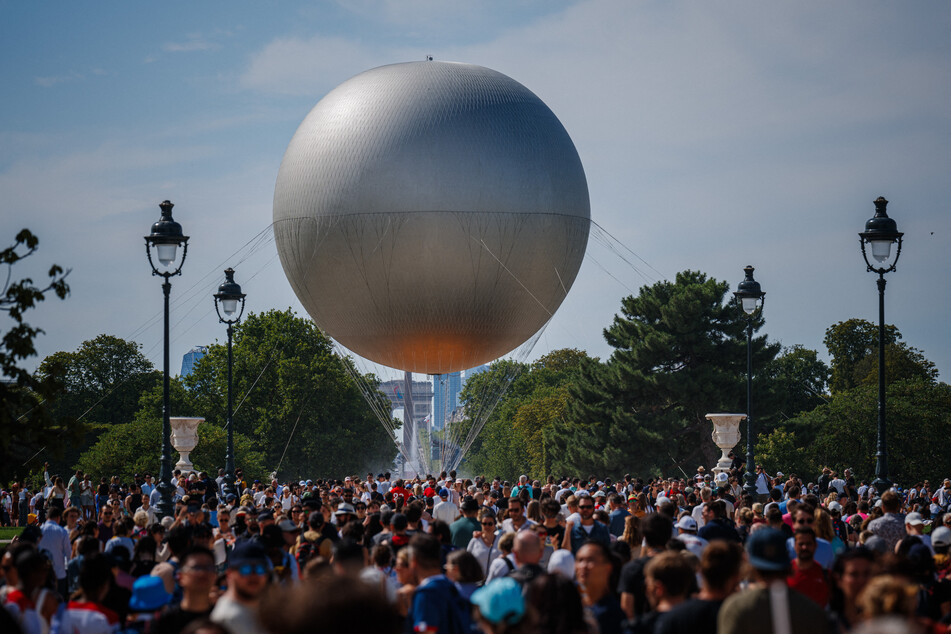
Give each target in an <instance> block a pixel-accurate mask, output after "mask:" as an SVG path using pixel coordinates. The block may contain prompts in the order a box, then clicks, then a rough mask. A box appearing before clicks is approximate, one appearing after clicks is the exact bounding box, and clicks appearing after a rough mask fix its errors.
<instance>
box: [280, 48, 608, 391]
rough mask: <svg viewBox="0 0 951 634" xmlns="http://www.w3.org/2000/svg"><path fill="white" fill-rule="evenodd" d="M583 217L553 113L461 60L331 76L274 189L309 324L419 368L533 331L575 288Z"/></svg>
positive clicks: (564, 137)
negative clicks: (334, 82) (333, 80)
mask: <svg viewBox="0 0 951 634" xmlns="http://www.w3.org/2000/svg"><path fill="white" fill-rule="evenodd" d="M589 222H590V205H589V201H588V186H587V181H586V180H585V175H584V169H583V168H582V166H581V160H580V159H579V157H578V153H577V151H576V150H575V147H574V144H573V143H572V142H571V139H570V138H569V136H568V133H567V132H566V131H565V129H564V127H563V126H562V125H561V123H560V122H559V121H558V119H557V118H556V117H555V115H554V114H553V113H552V112H551V110H550V109H549V108H548V107H547V106H546V105H545V104H544V103H543V102H542V101H541V100H540V99H539V98H538V97H536V96H535V95H534V94H533V93H532V92H531V91H529V90H528V89H527V88H525V87H524V86H522V85H521V84H519V83H518V82H516V81H515V80H513V79H511V78H509V77H507V76H505V75H503V74H501V73H498V72H495V71H493V70H490V69H488V68H483V67H481V66H474V65H470V64H459V63H449V62H433V61H425V62H415V63H413V62H411V63H405V64H393V65H390V66H382V67H380V68H375V69H372V70H369V71H366V72H364V73H361V74H359V75H357V76H356V77H353V78H351V79H349V80H347V81H346V82H344V83H342V84H341V85H339V86H338V87H337V88H335V89H334V90H332V91H331V92H330V93H328V94H327V95H326V96H325V97H324V98H323V99H321V100H320V102H318V103H317V105H316V106H315V107H314V108H313V110H311V112H310V113H309V114H308V115H307V117H306V118H305V119H304V121H303V123H301V125H300V127H299V128H298V129H297V132H296V133H295V134H294V137H293V138H292V139H291V142H290V145H289V146H288V148H287V151H286V152H285V154H284V160H283V161H282V162H281V168H280V172H279V173H278V177H277V185H276V187H275V191H274V235H275V240H276V242H277V249H278V253H279V255H280V258H281V264H282V265H283V266H284V272H285V273H286V275H287V278H288V280H289V281H290V283H291V286H292V287H293V289H294V292H295V293H297V296H298V298H299V299H300V300H301V303H302V304H303V305H304V307H305V308H306V310H307V311H308V313H309V314H310V316H311V317H312V318H313V320H314V322H315V323H316V324H317V325H318V326H320V327H321V328H322V329H323V330H324V331H325V332H327V333H328V334H329V335H330V336H332V337H333V338H334V339H336V340H337V341H339V342H340V343H341V344H343V345H344V346H346V347H347V348H349V349H351V350H353V351H354V352H356V353H357V354H359V355H361V356H363V357H366V358H367V359H370V360H372V361H375V362H377V363H380V364H383V365H387V366H390V367H394V368H399V369H401V370H409V371H412V372H422V373H427V374H443V373H447V372H453V371H456V370H460V369H465V368H471V367H475V366H477V365H480V364H482V363H485V362H488V361H491V360H493V359H496V358H498V357H501V356H504V355H505V354H507V353H508V352H510V351H511V350H513V349H515V348H516V347H518V346H519V345H520V344H521V343H523V342H524V341H526V340H527V339H528V338H529V337H531V336H532V335H533V334H534V333H535V332H536V331H538V329H539V328H541V327H542V326H543V325H544V324H545V323H546V322H547V321H548V320H549V319H550V318H551V316H552V315H553V314H554V312H555V310H557V309H558V307H559V306H560V305H561V302H562V300H563V299H564V298H565V295H566V294H567V293H568V289H570V288H571V284H572V282H574V279H575V276H576V275H577V273H578V269H579V268H580V266H581V261H582V259H583V257H584V252H585V247H586V245H587V241H588V229H589Z"/></svg>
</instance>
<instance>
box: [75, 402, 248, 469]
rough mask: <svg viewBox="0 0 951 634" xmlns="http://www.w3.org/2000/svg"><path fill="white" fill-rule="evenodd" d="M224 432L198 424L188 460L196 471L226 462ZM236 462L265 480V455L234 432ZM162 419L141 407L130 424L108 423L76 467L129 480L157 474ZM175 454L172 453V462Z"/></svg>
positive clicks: (214, 467)
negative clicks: (140, 474)
mask: <svg viewBox="0 0 951 634" xmlns="http://www.w3.org/2000/svg"><path fill="white" fill-rule="evenodd" d="M226 446H227V434H226V433H225V430H224V429H222V428H221V427H218V426H215V425H213V424H211V423H208V422H204V423H201V424H200V425H198V445H197V447H196V448H195V451H193V452H192V453H191V455H190V456H189V459H190V460H191V461H192V463H193V464H194V465H195V469H196V470H198V471H208V472H209V473H217V469H218V468H219V467H221V466H223V465H224V463H225V450H226ZM234 447H235V464H236V466H238V467H242V468H243V469H244V472H245V474H246V475H247V476H248V477H250V478H252V479H264V478H265V476H266V475H267V469H265V466H264V455H263V454H262V453H261V452H260V451H258V450H257V449H255V443H254V442H253V441H252V440H251V439H249V438H247V437H246V436H244V435H242V434H235V439H234ZM161 448H162V418H161V416H156V415H155V414H154V413H152V412H149V411H148V410H147V409H143V410H142V411H141V412H140V413H139V414H137V415H136V416H135V418H134V420H133V421H132V422H131V423H120V424H117V425H111V426H109V428H108V429H107V430H106V431H105V432H103V433H102V434H101V435H100V436H99V439H98V440H97V441H96V444H94V445H93V446H92V447H90V448H89V449H88V450H86V451H85V452H84V453H83V454H82V456H81V457H80V459H79V464H78V465H77V466H76V468H77V469H82V470H83V471H86V472H88V473H94V474H101V475H118V476H120V478H122V479H123V481H126V482H128V481H130V480H131V479H132V476H133V474H135V473H146V472H148V473H151V474H153V475H154V476H156V477H158V473H159V467H160V466H161ZM177 460H178V453H177V452H174V451H173V452H172V463H173V464H174V463H175V462H176V461H177Z"/></svg>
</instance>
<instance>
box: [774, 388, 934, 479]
mask: <svg viewBox="0 0 951 634" xmlns="http://www.w3.org/2000/svg"><path fill="white" fill-rule="evenodd" d="M887 399H888V400H887V403H888V407H887V409H886V423H887V438H886V440H887V443H888V455H889V476H890V477H891V479H892V480H894V481H895V482H899V483H902V484H909V485H910V484H913V483H914V482H915V481H918V480H924V479H929V478H930V479H941V478H943V477H944V476H945V474H947V473H948V472H949V471H951V453H949V452H948V451H946V449H945V447H944V442H943V441H944V439H946V438H948V436H949V434H951V387H949V386H948V385H947V384H945V383H936V382H932V381H927V380H922V379H918V380H902V381H895V382H891V383H889V384H888V386H887ZM787 427H788V429H789V431H790V432H792V433H795V435H796V438H797V442H798V443H799V444H801V445H802V446H807V447H809V453H810V455H811V456H812V457H813V459H814V461H815V463H816V465H818V466H826V465H828V466H830V467H832V468H834V469H836V470H839V471H841V470H843V469H845V468H846V467H852V468H853V469H855V473H856V474H857V475H858V476H859V477H863V476H864V477H867V478H868V479H869V480H871V478H872V476H873V474H874V470H875V453H876V450H877V447H876V442H877V429H878V387H877V385H876V386H872V385H860V386H859V387H856V388H854V389H852V390H849V391H846V392H838V393H835V394H833V395H832V397H831V399H830V401H829V403H827V404H824V405H820V406H819V407H817V408H816V409H814V410H812V411H811V412H804V413H802V414H800V415H799V416H798V417H797V418H795V419H793V420H791V421H789V422H788V423H787Z"/></svg>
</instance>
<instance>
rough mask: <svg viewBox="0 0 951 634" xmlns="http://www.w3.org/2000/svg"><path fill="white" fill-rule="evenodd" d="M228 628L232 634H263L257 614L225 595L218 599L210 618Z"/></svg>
mask: <svg viewBox="0 0 951 634" xmlns="http://www.w3.org/2000/svg"><path fill="white" fill-rule="evenodd" d="M209 618H210V619H211V620H212V621H213V622H215V623H220V624H222V625H224V626H225V627H226V628H228V631H229V632H231V634H263V633H264V630H263V629H262V628H261V626H260V625H259V624H258V617H257V612H256V611H255V610H252V609H251V608H249V607H247V606H245V605H242V604H241V603H238V602H237V601H235V600H234V599H232V598H231V597H229V596H227V595H225V596H223V597H221V598H220V599H218V602H217V603H215V608H214V609H213V610H212V611H211V616H210V617H209Z"/></svg>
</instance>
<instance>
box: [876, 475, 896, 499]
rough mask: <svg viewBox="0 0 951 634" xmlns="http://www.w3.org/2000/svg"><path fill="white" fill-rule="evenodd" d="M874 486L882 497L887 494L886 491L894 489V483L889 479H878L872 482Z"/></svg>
mask: <svg viewBox="0 0 951 634" xmlns="http://www.w3.org/2000/svg"><path fill="white" fill-rule="evenodd" d="M872 486H873V487H875V490H876V491H878V494H879V495H882V494H883V493H885V491H888V490H889V489H890V488H892V483H891V481H889V480H888V478H882V477H878V478H875V479H874V480H873V481H872Z"/></svg>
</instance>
